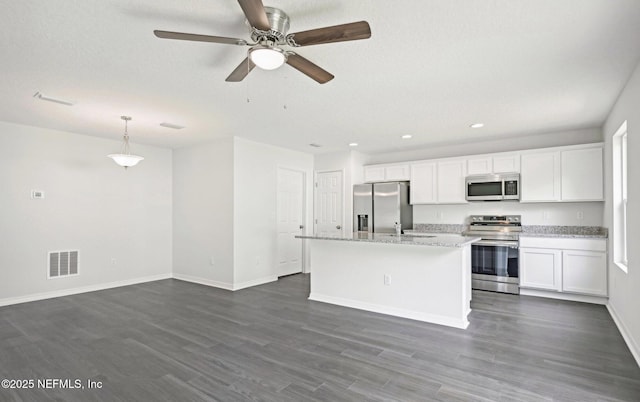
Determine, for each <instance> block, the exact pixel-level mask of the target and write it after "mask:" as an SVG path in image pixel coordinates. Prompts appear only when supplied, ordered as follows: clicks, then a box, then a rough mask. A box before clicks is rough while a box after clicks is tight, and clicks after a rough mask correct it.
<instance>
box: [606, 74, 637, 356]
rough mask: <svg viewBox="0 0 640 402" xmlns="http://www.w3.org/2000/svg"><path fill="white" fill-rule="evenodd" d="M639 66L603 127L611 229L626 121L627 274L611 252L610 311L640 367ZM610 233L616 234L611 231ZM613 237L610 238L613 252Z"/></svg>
mask: <svg viewBox="0 0 640 402" xmlns="http://www.w3.org/2000/svg"><path fill="white" fill-rule="evenodd" d="M639 105H640V65H639V66H638V67H636V70H635V72H634V73H633V75H632V76H631V79H630V80H629V82H628V83H627V85H626V87H625V89H624V90H623V92H622V94H621V95H620V97H619V98H618V101H617V102H616V104H615V106H614V107H613V109H612V111H611V113H610V114H609V117H608V118H607V120H606V122H605V124H604V127H603V132H604V139H605V194H606V202H605V215H604V220H605V225H606V226H608V227H609V228H611V227H612V220H613V203H612V199H613V190H612V182H613V173H612V170H613V168H612V166H613V163H614V162H617V160H616V161H614V160H613V158H612V136H613V134H614V133H615V132H616V130H617V129H618V127H620V125H621V124H622V122H623V121H625V120H627V130H628V131H627V132H628V134H627V136H628V137H627V146H628V155H629V161H628V175H629V177H628V183H629V189H628V197H629V198H628V221H627V222H628V233H627V235H628V244H629V250H628V259H629V266H628V273H625V272H623V271H622V270H621V269H620V268H618V267H617V266H616V265H615V264H614V263H613V253H612V252H609V309H610V311H611V312H612V315H613V316H614V318H615V319H616V322H617V324H618V327H619V328H620V330H621V332H622V334H623V336H625V340H626V341H627V344H628V345H629V347H630V349H631V351H632V352H633V353H634V356H635V358H636V361H638V364H640V262H639V260H640V249H638V245H639V244H640V187H638V183H640V158H638V157H637V156H638V155H639V154H640V129H639V127H640V107H639ZM610 234H611V235H613V233H612V231H610ZM613 240H614V239H613V236H610V237H609V250H612V249H613V247H612V241H613Z"/></svg>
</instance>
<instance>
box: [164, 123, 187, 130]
mask: <svg viewBox="0 0 640 402" xmlns="http://www.w3.org/2000/svg"><path fill="white" fill-rule="evenodd" d="M160 126H162V127H166V128H172V129H174V130H182V129H183V128H184V127H185V126H181V125H179V124H173V123H167V122H162V123H160Z"/></svg>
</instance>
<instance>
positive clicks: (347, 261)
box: [296, 233, 480, 328]
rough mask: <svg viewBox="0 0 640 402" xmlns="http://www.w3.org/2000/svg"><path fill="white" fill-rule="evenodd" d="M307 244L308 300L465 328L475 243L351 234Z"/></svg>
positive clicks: (448, 237)
mask: <svg viewBox="0 0 640 402" xmlns="http://www.w3.org/2000/svg"><path fill="white" fill-rule="evenodd" d="M296 237H297V238H301V239H308V240H309V241H310V242H311V245H310V250H311V292H310V294H309V300H315V301H320V302H325V303H331V304H337V305H341V306H346V307H352V308H357V309H361V310H367V311H373V312H377V313H382V314H389V315H393V316H398V317H404V318H410V319H414V320H419V321H425V322H430V323H435V324H441V325H447V326H451V327H456V328H466V327H467V326H468V325H469V321H468V320H467V315H468V314H469V313H470V312H471V307H470V302H471V244H472V243H473V242H475V241H478V240H480V238H479V237H465V236H459V235H437V236H417V235H394V234H386V233H383V234H378V233H354V234H353V235H349V236H346V237H345V236H336V237H334V236H296Z"/></svg>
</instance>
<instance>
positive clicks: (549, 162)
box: [520, 144, 604, 202]
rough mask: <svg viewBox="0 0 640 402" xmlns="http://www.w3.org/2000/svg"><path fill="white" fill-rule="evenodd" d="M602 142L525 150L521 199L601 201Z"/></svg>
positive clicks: (534, 200) (522, 200) (522, 158)
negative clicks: (541, 149) (543, 149)
mask: <svg viewBox="0 0 640 402" xmlns="http://www.w3.org/2000/svg"><path fill="white" fill-rule="evenodd" d="M602 180H603V170H602V145H601V144H594V145H587V146H580V147H577V148H576V147H562V148H555V149H550V150H545V151H531V152H526V153H525V152H523V154H522V157H521V170H520V183H521V186H522V195H521V198H520V201H521V202H559V201H561V202H577V201H602V200H603V199H604V192H603V182H602Z"/></svg>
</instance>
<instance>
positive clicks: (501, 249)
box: [463, 215, 522, 294]
mask: <svg viewBox="0 0 640 402" xmlns="http://www.w3.org/2000/svg"><path fill="white" fill-rule="evenodd" d="M521 231H522V226H521V220H520V215H502V216H487V215H471V216H470V217H469V230H467V231H465V232H464V233H463V234H464V235H467V236H476V237H480V238H482V240H480V241H479V242H476V243H473V244H472V245H471V287H472V288H473V289H480V290H490V291H493V292H501V293H513V294H519V293H520V279H519V274H520V272H519V271H520V270H519V264H518V237H519V234H520V232H521Z"/></svg>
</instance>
